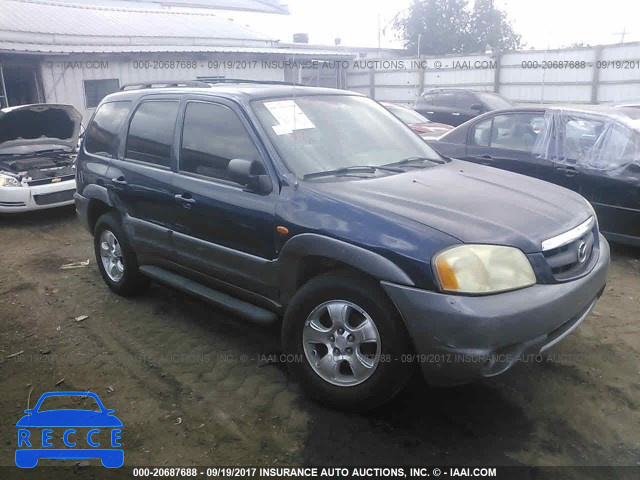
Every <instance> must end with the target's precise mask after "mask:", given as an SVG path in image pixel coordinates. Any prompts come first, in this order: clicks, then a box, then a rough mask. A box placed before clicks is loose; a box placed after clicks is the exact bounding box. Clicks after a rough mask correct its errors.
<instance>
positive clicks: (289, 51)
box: [0, 0, 358, 119]
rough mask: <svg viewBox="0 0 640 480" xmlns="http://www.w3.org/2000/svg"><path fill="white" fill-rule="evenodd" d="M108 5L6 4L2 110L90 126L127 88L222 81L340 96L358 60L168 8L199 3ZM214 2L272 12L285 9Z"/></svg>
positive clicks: (1, 18) (207, 14)
mask: <svg viewBox="0 0 640 480" xmlns="http://www.w3.org/2000/svg"><path fill="white" fill-rule="evenodd" d="M106 2H109V0H92V1H91V2H90V3H83V4H80V2H78V3H77V4H74V3H72V2H70V0H58V1H56V0H50V1H43V0H2V7H1V9H2V11H1V14H0V103H1V105H2V106H3V107H6V106H7V105H9V106H11V105H20V104H27V103H38V102H47V103H69V104H72V105H74V106H75V107H76V108H77V109H78V111H80V112H81V113H82V114H83V117H84V118H85V119H88V118H89V117H90V116H91V114H92V112H93V109H94V108H95V106H96V105H97V104H98V103H99V102H100V100H101V99H102V98H103V97H104V96H105V95H107V94H109V93H111V92H114V91H116V90H118V89H119V88H120V87H121V86H122V85H124V84H128V83H142V82H154V81H157V82H160V81H167V80H194V79H198V78H210V77H216V78H242V79H255V80H277V81H285V80H286V81H296V82H298V83H304V84H313V85H323V86H332V87H338V88H340V87H342V86H343V85H344V81H343V79H344V69H343V66H344V65H345V64H344V63H342V62H343V61H347V62H348V61H350V60H351V59H353V58H355V57H356V56H357V55H358V53H357V52H352V51H349V50H348V49H345V48H344V47H333V48H332V47H316V46H310V45H300V44H293V43H291V44H283V43H280V42H279V41H276V40H274V39H272V38H268V37H266V36H264V35H262V34H260V33H257V32H254V31H252V30H250V29H249V28H247V27H245V26H242V25H238V24H236V23H234V22H232V21H230V20H228V19H226V18H224V17H222V16H219V15H216V14H215V13H213V12H212V11H210V10H207V9H202V8H198V9H195V8H172V7H171V6H169V7H167V6H164V4H177V3H182V4H186V5H189V4H196V3H201V0H183V1H182V2H180V0H173V1H169V0H166V1H162V0H157V1H155V2H154V1H152V2H145V3H140V2H138V1H137V0H133V1H131V0H130V1H128V2H123V1H119V2H118V1H116V2H114V1H110V2H109V3H108V4H107V3H106ZM217 2H218V3H219V4H220V5H221V6H224V4H225V3H229V4H230V3H235V4H236V6H237V5H240V4H245V6H246V8H254V9H257V8H258V7H259V6H260V5H262V6H264V7H265V9H266V10H265V11H267V10H269V9H272V8H275V7H276V6H278V5H279V2H277V1H274V0H243V1H242V2H230V1H228V0H217ZM100 3H101V4H100ZM210 3H211V2H210ZM161 4H162V5H161ZM278 13H282V12H278ZM319 64H321V65H322V66H323V68H317V65H319Z"/></svg>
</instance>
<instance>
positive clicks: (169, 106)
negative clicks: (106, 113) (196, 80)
mask: <svg viewBox="0 0 640 480" xmlns="http://www.w3.org/2000/svg"><path fill="white" fill-rule="evenodd" d="M179 106H180V104H179V103H178V102H177V101H155V100H154V101H148V102H144V103H142V104H141V105H140V107H138V109H137V110H136V113H134V114H133V118H132V119H131V124H130V125H129V135H128V137H127V150H126V154H125V157H126V158H127V159H129V160H138V161H140V162H145V163H151V164H154V165H158V166H161V167H169V166H170V164H171V146H172V144H173V132H174V129H175V125H176V118H177V116H178V107H179Z"/></svg>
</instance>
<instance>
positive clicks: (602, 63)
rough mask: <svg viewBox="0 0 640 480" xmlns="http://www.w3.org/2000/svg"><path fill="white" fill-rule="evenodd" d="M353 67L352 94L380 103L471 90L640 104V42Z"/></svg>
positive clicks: (545, 99) (532, 99) (519, 98)
mask: <svg viewBox="0 0 640 480" xmlns="http://www.w3.org/2000/svg"><path fill="white" fill-rule="evenodd" d="M368 65H369V66H370V68H368V69H367V70H363V69H353V68H350V69H348V70H347V73H346V78H347V80H346V84H347V88H348V89H349V90H354V91H357V92H360V93H363V94H365V95H369V96H371V97H372V98H375V99H376V100H379V101H388V102H395V103H406V104H408V103H412V102H413V101H414V100H415V99H416V97H417V96H418V95H419V94H420V92H421V91H423V90H428V89H430V88H436V87H457V88H471V89H476V90H490V91H495V92H498V93H500V94H501V95H503V96H505V97H506V98H508V99H510V100H512V101H514V102H516V103H565V102H575V103H605V102H612V101H623V100H640V42H639V43H626V44H618V45H606V46H598V47H585V48H572V49H562V50H529V51H526V50H525V51H520V52H509V53H503V54H497V55H474V56H444V57H421V58H420V59H418V58H416V57H413V58H398V59H395V61H392V60H391V59H384V61H383V60H380V61H374V60H369V62H368Z"/></svg>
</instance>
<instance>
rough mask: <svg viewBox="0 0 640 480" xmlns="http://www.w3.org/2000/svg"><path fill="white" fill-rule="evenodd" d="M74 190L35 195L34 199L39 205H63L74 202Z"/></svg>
mask: <svg viewBox="0 0 640 480" xmlns="http://www.w3.org/2000/svg"><path fill="white" fill-rule="evenodd" d="M74 193H76V191H75V189H74V190H63V191H62V192H54V193H45V194H43V195H34V196H33V199H34V200H35V202H36V204H38V205H51V204H53V203H61V202H67V201H70V200H73V194H74Z"/></svg>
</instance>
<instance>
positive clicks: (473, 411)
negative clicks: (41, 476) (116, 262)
mask: <svg viewBox="0 0 640 480" xmlns="http://www.w3.org/2000/svg"><path fill="white" fill-rule="evenodd" d="M0 245H1V246H2V260H1V262H2V263H1V265H2V268H1V271H0V361H1V363H0V385H1V387H2V388H1V395H0V412H1V415H0V423H1V427H2V428H1V430H0V432H1V433H0V435H1V437H0V445H1V447H0V465H13V464H14V458H13V456H14V450H15V447H16V443H17V432H16V427H15V422H16V421H17V420H18V419H19V418H20V417H21V415H22V412H23V410H24V409H25V408H27V405H29V406H30V407H33V405H34V403H35V401H37V399H38V398H39V397H40V395H41V394H42V393H44V392H47V391H53V390H90V391H92V392H96V393H97V394H98V395H99V396H100V398H101V399H102V401H103V403H104V404H105V406H106V407H107V408H113V409H115V411H116V414H117V416H118V418H120V419H121V420H122V422H123V424H124V427H123V434H122V442H123V447H124V451H125V465H157V466H162V465H168V466H175V465H258V466H266V465H280V466H287V465H289V466H291V465H335V466H340V465H400V464H404V465H429V464H449V465H469V464H471V465H477V464H482V465H494V466H500V465H543V466H555V465H627V466H638V465H640V362H639V360H640V318H639V313H640V308H639V305H640V260H639V259H640V249H631V248H625V247H621V246H617V245H614V246H613V247H612V251H613V262H612V265H611V270H610V276H609V283H608V286H607V288H606V292H605V295H604V296H603V298H602V299H601V300H600V301H599V302H598V304H597V306H596V309H595V311H594V312H593V313H592V314H591V316H590V317H589V318H588V319H587V320H586V321H585V323H584V324H583V325H582V326H581V327H580V328H579V329H578V330H577V331H576V332H574V333H573V334H572V335H570V336H569V337H568V338H567V339H566V340H565V341H564V342H562V343H561V344H559V345H557V346H556V347H554V348H553V349H552V350H551V351H549V352H546V353H547V354H548V355H545V356H544V359H543V360H542V361H532V362H527V363H521V364H520V365H518V366H517V367H516V368H515V369H512V370H511V371H510V372H508V373H507V374H505V375H503V376H500V377H497V378H494V379H489V380H486V381H483V382H481V383H478V384H474V385H469V386H465V387H457V388H453V389H436V388H430V387H428V386H426V385H425V384H424V382H423V381H421V379H420V378H419V377H416V379H415V380H414V381H412V383H411V385H410V387H409V388H408V389H407V390H406V391H405V392H403V393H402V394H401V395H400V396H399V398H397V399H396V400H394V401H393V402H392V403H390V404H388V405H386V406H384V407H382V408H379V409H377V410H375V411H373V412H370V413H367V414H361V415H358V414H344V413H340V412H336V411H332V410H329V409H326V408H324V407H322V406H320V405H318V404H315V403H313V402H311V401H309V400H307V399H306V398H305V397H304V396H303V395H302V394H301V392H300V390H299V388H298V387H297V385H295V384H294V383H293V382H291V381H290V380H289V378H288V376H287V374H286V371H285V369H284V368H283V366H282V365H281V364H278V363H274V362H273V361H272V360H273V359H274V357H273V355H274V354H277V353H278V335H277V333H274V332H271V331H264V330H260V329H258V328H257V327H254V326H252V325H248V324H246V323H244V322H242V321H240V320H237V319H235V318H232V317H230V316H229V315H226V314H224V313H220V312H219V311H217V310H216V309H215V308H214V307H212V306H210V305H208V304H206V303H203V302H201V301H199V300H195V299H192V298H190V297H188V296H186V295H183V294H181V293H178V292H176V291H173V290H171V289H168V288H165V287H162V286H160V285H157V284H154V285H153V286H152V288H151V289H150V290H149V292H148V293H147V294H145V295H144V296H142V297H140V298H136V299H123V298H119V297H117V296H116V295H114V294H113V293H111V292H110V291H109V290H108V289H107V287H106V286H105V285H104V284H103V282H102V280H101V278H100V275H99V273H98V269H97V267H96V264H95V260H94V257H93V250H92V243H91V238H90V236H89V235H88V234H87V233H86V232H85V231H84V230H83V229H82V228H81V227H80V225H79V224H78V222H77V221H76V218H75V214H74V212H73V209H72V208H68V209H62V210H56V211H46V212H40V213H36V214H28V215H21V216H17V217H0ZM87 259H90V264H89V266H88V267H84V268H78V269H73V270H61V269H60V266H61V265H63V264H67V263H69V262H77V261H84V260H87ZM81 315H87V316H88V317H87V318H86V319H85V320H83V321H76V319H75V318H76V317H79V316H81ZM18 352H22V353H20V354H19V355H15V356H13V357H11V355H12V354H15V353H18ZM51 462H52V461H49V463H51ZM67 462H69V464H73V463H75V462H76V461H67ZM46 463H47V462H46V461H41V464H46ZM90 463H92V464H94V463H95V464H99V462H97V461H90ZM636 472H637V470H636Z"/></svg>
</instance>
